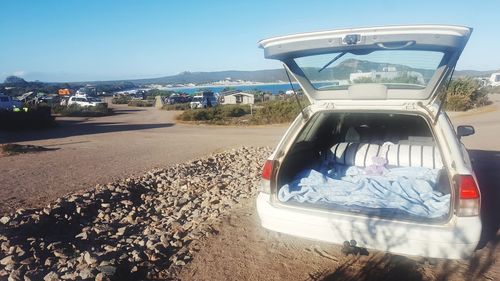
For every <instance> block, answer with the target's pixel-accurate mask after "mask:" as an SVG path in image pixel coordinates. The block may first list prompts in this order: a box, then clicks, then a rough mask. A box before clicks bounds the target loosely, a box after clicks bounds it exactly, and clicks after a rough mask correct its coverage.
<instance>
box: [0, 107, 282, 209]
mask: <svg viewBox="0 0 500 281" xmlns="http://www.w3.org/2000/svg"><path fill="white" fill-rule="evenodd" d="M114 108H115V112H116V114H115V115H113V116H107V117H98V118H81V117H63V118H57V123H58V127H56V128H53V129H50V130H40V131H29V132H10V133H6V132H2V131H0V144H3V143H10V142H15V143H19V144H29V145H37V146H42V147H44V148H46V149H48V151H44V152H38V153H29V154H21V155H15V156H8V157H0V214H1V213H6V212H11V211H14V210H15V209H16V208H20V207H22V208H29V207H40V206H42V205H45V204H46V203H48V202H50V201H53V200H55V199H56V198H57V197H59V196H61V195H64V194H67V193H72V192H75V191H81V190H85V189H88V188H92V187H93V186H94V185H95V184H98V183H101V184H105V183H108V182H111V181H113V180H116V179H120V178H124V177H128V176H133V175H139V174H142V173H144V172H145V171H147V170H150V169H152V168H154V167H167V166H170V165H173V164H176V163H180V162H184V161H187V160H191V159H194V158H197V157H199V156H202V155H206V154H209V153H212V152H215V151H221V150H224V149H226V148H228V147H236V146H242V145H252V146H274V145H276V143H277V142H278V141H279V137H280V136H281V135H282V134H283V132H284V131H285V129H286V126H267V127H259V126H256V127H249V128H240V127H212V126H195V125H181V124H175V123H174V115H175V114H177V113H175V112H171V111H163V110H157V109H155V108H130V107H127V106H126V105H125V106H119V105H114Z"/></svg>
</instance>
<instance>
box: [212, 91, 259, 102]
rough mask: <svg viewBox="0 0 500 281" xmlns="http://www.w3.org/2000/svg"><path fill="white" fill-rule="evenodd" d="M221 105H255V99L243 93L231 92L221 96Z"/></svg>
mask: <svg viewBox="0 0 500 281" xmlns="http://www.w3.org/2000/svg"><path fill="white" fill-rule="evenodd" d="M220 99H221V104H254V102H255V97H254V95H252V94H248V93H243V92H231V93H226V94H223V95H222V96H221V98H220Z"/></svg>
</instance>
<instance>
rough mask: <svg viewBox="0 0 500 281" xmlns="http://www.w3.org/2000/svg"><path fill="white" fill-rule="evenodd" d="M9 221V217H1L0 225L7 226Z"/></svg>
mask: <svg viewBox="0 0 500 281" xmlns="http://www.w3.org/2000/svg"><path fill="white" fill-rule="evenodd" d="M9 221H10V218H9V217H2V218H0V223H2V224H8V223H9Z"/></svg>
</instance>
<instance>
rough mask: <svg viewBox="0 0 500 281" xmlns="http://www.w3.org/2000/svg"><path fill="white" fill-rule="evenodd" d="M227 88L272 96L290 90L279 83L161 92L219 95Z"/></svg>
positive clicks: (201, 87)
mask: <svg viewBox="0 0 500 281" xmlns="http://www.w3.org/2000/svg"><path fill="white" fill-rule="evenodd" d="M227 87H230V88H231V89H236V90H240V91H242V92H248V91H262V92H269V93H272V94H278V93H279V92H286V91H288V90H291V89H292V87H291V86H290V83H279V84H254V85H226V86H197V87H172V88H161V90H169V91H174V92H176V93H186V94H194V93H196V92H201V91H209V90H210V91H212V92H214V93H220V92H222V90H223V89H224V88H227ZM293 87H294V89H295V90H298V89H300V86H299V84H297V83H294V84H293Z"/></svg>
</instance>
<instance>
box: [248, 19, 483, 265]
mask: <svg viewBox="0 0 500 281" xmlns="http://www.w3.org/2000/svg"><path fill="white" fill-rule="evenodd" d="M471 32H472V29H471V28H468V27H461V26H443V25H416V26H390V27H373V28H360V29H345V30H333V31H324V32H312V33H305V34H296V35H289V36H282V37H276V38H271V39H266V40H262V41H260V42H259V45H260V47H261V48H263V49H264V54H265V57H266V58H268V59H277V60H280V61H282V62H283V63H284V64H285V68H286V70H287V71H288V72H289V73H290V74H291V76H292V77H293V78H294V79H295V80H296V81H298V83H299V84H300V86H301V88H302V89H303V91H304V94H305V96H307V98H308V99H309V101H310V103H311V105H310V106H308V107H306V108H304V109H303V111H302V113H301V114H299V116H297V118H296V119H295V121H294V122H293V123H292V124H291V125H290V127H289V129H288V130H287V131H286V133H285V134H284V136H283V138H282V139H281V141H280V142H279V144H278V146H277V147H276V149H275V150H274V152H273V153H272V154H271V155H270V156H269V158H268V159H267V161H266V162H265V165H264V167H263V172H262V185H261V188H260V192H259V195H258V198H257V211H258V214H259V217H260V221H261V224H262V226H263V227H265V228H267V229H270V230H273V231H278V232H282V233H286V234H290V235H295V236H299V237H304V238H309V239H315V240H321V241H327V242H331V243H335V244H341V245H342V244H343V245H344V246H343V247H344V248H343V250H345V251H347V252H349V251H354V252H356V251H357V250H358V249H361V248H363V249H364V248H366V249H376V250H381V251H387V252H391V253H395V254H403V255H409V256H421V257H430V258H447V259H461V258H466V257H470V256H471V255H472V254H473V252H474V250H475V249H476V246H477V245H478V242H479V238H480V235H481V228H482V225H481V219H480V203H481V194H480V189H479V186H478V184H477V180H476V177H475V174H474V171H473V169H472V166H471V161H470V159H469V155H468V154H467V150H466V148H465V146H464V145H463V144H462V142H461V138H462V137H464V136H468V135H471V134H473V133H474V128H473V127H471V126H466V125H464V126H458V127H457V130H456V131H455V130H454V127H453V126H452V124H451V122H450V120H449V118H448V116H447V115H446V113H445V112H444V111H443V110H442V106H441V105H440V102H441V101H442V100H444V99H443V97H442V95H444V94H445V92H446V91H442V90H441V89H442V86H443V85H444V84H445V83H446V82H447V81H448V79H450V76H451V75H452V73H453V69H454V67H455V65H456V62H457V60H458V58H459V56H460V54H461V53H462V50H463V48H464V47H465V45H466V43H467V41H468V39H469V37H470V34H471ZM353 74H354V75H353ZM353 76H354V77H353ZM339 81H342V83H339Z"/></svg>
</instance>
